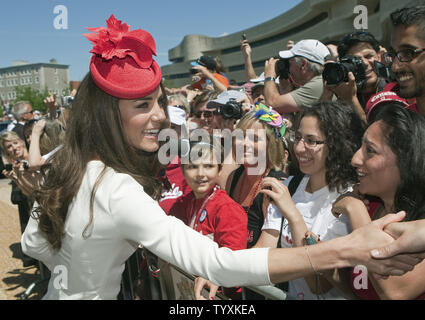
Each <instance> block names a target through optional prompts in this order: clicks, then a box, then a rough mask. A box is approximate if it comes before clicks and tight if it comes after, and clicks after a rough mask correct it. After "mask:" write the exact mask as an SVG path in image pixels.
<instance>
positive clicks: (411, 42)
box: [388, 6, 425, 115]
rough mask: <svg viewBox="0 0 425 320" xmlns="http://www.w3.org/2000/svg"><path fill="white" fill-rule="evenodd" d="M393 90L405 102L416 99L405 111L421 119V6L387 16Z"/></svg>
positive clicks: (424, 10)
mask: <svg viewBox="0 0 425 320" xmlns="http://www.w3.org/2000/svg"><path fill="white" fill-rule="evenodd" d="M391 22H392V24H393V26H394V28H393V31H392V34H391V49H390V50H389V52H388V56H389V57H390V58H391V59H392V71H393V73H394V76H395V78H396V81H397V84H398V85H397V86H396V87H395V88H394V89H393V90H394V91H397V92H398V94H399V95H400V97H402V98H405V99H412V98H416V104H413V105H410V106H409V107H408V108H409V109H411V110H413V111H416V112H419V113H420V114H422V115H425V54H424V52H425V6H413V7H406V8H402V9H399V10H396V11H394V12H393V13H392V14H391Z"/></svg>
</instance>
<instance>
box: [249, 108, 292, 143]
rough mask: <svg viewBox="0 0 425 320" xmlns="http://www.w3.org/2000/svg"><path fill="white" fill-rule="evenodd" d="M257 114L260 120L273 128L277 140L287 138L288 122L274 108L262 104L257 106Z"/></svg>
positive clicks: (255, 115)
mask: <svg viewBox="0 0 425 320" xmlns="http://www.w3.org/2000/svg"><path fill="white" fill-rule="evenodd" d="M254 110H255V114H254V117H256V118H257V119H258V120H261V121H264V122H265V123H266V124H268V125H269V126H271V127H273V130H274V133H275V135H276V137H277V138H283V137H284V136H285V132H286V127H287V126H288V120H287V119H285V118H282V116H281V115H280V114H279V113H277V112H276V111H274V110H272V108H271V107H270V108H269V107H267V106H265V105H264V104H262V103H258V104H256V105H255V109H254Z"/></svg>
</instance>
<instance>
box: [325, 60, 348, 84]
mask: <svg viewBox="0 0 425 320" xmlns="http://www.w3.org/2000/svg"><path fill="white" fill-rule="evenodd" d="M345 71H346V70H345V66H344V65H343V64H341V63H337V62H336V63H327V64H326V65H325V68H324V70H323V74H322V76H323V79H324V80H325V81H326V83H327V84H328V85H330V86H333V85H337V84H339V83H341V82H343V81H344V79H345V77H346V72H345Z"/></svg>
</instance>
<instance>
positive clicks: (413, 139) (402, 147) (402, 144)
mask: <svg viewBox="0 0 425 320" xmlns="http://www.w3.org/2000/svg"><path fill="white" fill-rule="evenodd" d="M424 154H425V119H424V117H422V116H421V115H419V114H417V113H414V112H412V111H410V110H407V109H405V108H404V107H401V106H400V105H398V104H389V105H387V106H384V107H382V110H380V111H378V113H377V115H376V117H375V118H374V120H373V122H372V123H371V124H370V125H369V127H368V129H367V131H366V132H365V134H364V137H363V143H362V146H361V148H360V149H359V150H358V151H357V152H356V153H355V155H354V157H353V159H352V165H353V167H355V168H356V171H357V175H358V177H359V181H360V182H359V185H358V187H357V188H356V190H355V192H354V193H351V194H348V196H345V197H342V198H341V199H340V200H339V201H337V202H336V203H335V204H334V208H333V212H334V213H335V215H337V216H340V215H343V216H344V215H346V216H348V218H349V219H350V223H351V226H352V228H353V229H357V228H359V227H361V226H363V225H365V224H368V223H370V222H371V221H373V220H376V219H379V218H381V217H384V216H386V215H387V214H388V213H390V212H396V211H401V210H403V211H405V212H406V217H405V219H404V220H405V221H415V220H419V219H424V218H425V162H424ZM349 195H352V196H349ZM363 195H366V196H373V197H374V198H372V199H371V198H369V208H367V207H366V206H365V204H364V203H363V201H362V199H363ZM359 273H360V272H359V271H353V272H352V284H353V283H354V281H355V280H354V279H355V278H356V277H357V276H359ZM368 275H369V283H368V284H367V285H365V286H360V287H359V286H357V287H356V286H355V285H353V286H352V289H353V291H354V293H355V294H356V295H357V296H358V297H360V298H362V299H415V298H418V299H425V289H424V288H425V263H421V264H419V265H418V266H417V267H416V268H415V270H414V271H413V272H411V273H409V274H408V275H406V276H403V277H391V278H389V279H387V280H382V279H379V278H377V277H375V276H374V275H373V274H372V273H369V274H368Z"/></svg>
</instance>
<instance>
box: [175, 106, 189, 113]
mask: <svg viewBox="0 0 425 320" xmlns="http://www.w3.org/2000/svg"><path fill="white" fill-rule="evenodd" d="M172 107H175V108H179V109H182V110H183V111H184V112H186V108H185V107H184V106H181V105H173V106H172Z"/></svg>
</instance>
